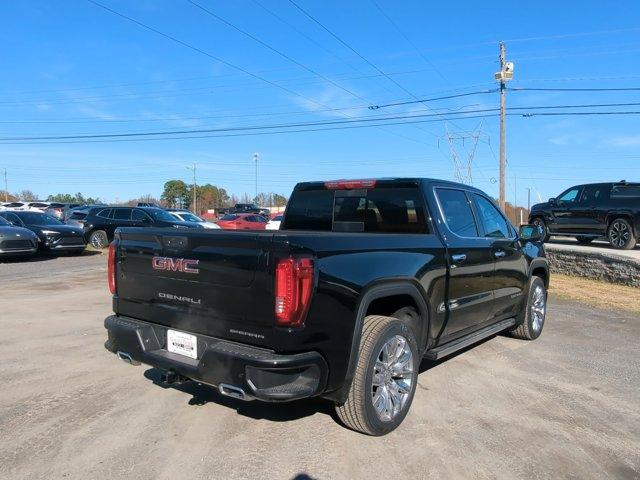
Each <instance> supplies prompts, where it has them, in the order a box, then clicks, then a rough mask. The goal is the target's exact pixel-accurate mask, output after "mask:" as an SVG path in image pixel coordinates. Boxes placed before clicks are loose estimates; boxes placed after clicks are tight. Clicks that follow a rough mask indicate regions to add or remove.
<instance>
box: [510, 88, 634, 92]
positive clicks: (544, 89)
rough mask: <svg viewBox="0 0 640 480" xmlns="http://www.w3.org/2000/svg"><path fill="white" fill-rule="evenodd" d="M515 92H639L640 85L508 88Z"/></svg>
mask: <svg viewBox="0 0 640 480" xmlns="http://www.w3.org/2000/svg"><path fill="white" fill-rule="evenodd" d="M507 90H511V91H514V92H527V91H529V92H637V91H640V87H621V88H613V87H612V88H605V87H597V88H531V87H511V88H507Z"/></svg>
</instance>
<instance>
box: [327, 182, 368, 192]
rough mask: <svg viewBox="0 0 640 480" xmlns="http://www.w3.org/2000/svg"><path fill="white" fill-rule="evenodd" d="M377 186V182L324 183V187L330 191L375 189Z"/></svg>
mask: <svg viewBox="0 0 640 480" xmlns="http://www.w3.org/2000/svg"><path fill="white" fill-rule="evenodd" d="M375 186H376V180H335V181H333V182H324V187H325V188H328V189H329V190H336V189H340V190H355V189H357V188H373V187H375Z"/></svg>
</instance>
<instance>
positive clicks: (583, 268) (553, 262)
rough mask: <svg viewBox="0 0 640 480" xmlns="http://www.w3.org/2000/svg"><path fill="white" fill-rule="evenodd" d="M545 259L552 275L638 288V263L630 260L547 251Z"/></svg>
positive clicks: (610, 256) (639, 272)
mask: <svg viewBox="0 0 640 480" xmlns="http://www.w3.org/2000/svg"><path fill="white" fill-rule="evenodd" d="M547 259H548V260H549V267H550V269H551V274H552V275H553V272H558V273H564V274H566V275H576V276H579V277H587V278H593V279H597V280H604V281H606V282H611V283H619V284H621V285H628V286H631V287H640V262H637V261H635V260H633V259H630V258H624V257H618V256H615V255H602V254H599V253H591V252H588V253H586V252H572V251H567V250H564V251H560V250H555V249H554V250H552V249H547ZM638 294H639V295H640V292H638Z"/></svg>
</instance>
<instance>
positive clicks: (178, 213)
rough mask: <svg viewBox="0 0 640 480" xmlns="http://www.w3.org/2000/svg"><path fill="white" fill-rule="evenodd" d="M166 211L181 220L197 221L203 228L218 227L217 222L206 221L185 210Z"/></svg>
mask: <svg viewBox="0 0 640 480" xmlns="http://www.w3.org/2000/svg"><path fill="white" fill-rule="evenodd" d="M168 212H169V213H170V214H171V215H173V216H174V217H176V218H177V219H178V220H181V221H183V222H191V223H197V224H198V225H202V226H203V227H204V228H211V229H215V228H220V226H219V225H218V224H216V223H213V222H207V221H206V220H205V219H204V218H200V217H199V216H197V215H194V214H193V213H191V212H189V211H187V210H168Z"/></svg>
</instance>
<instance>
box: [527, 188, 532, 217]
mask: <svg viewBox="0 0 640 480" xmlns="http://www.w3.org/2000/svg"><path fill="white" fill-rule="evenodd" d="M530 211H531V187H527V212H530Z"/></svg>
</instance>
